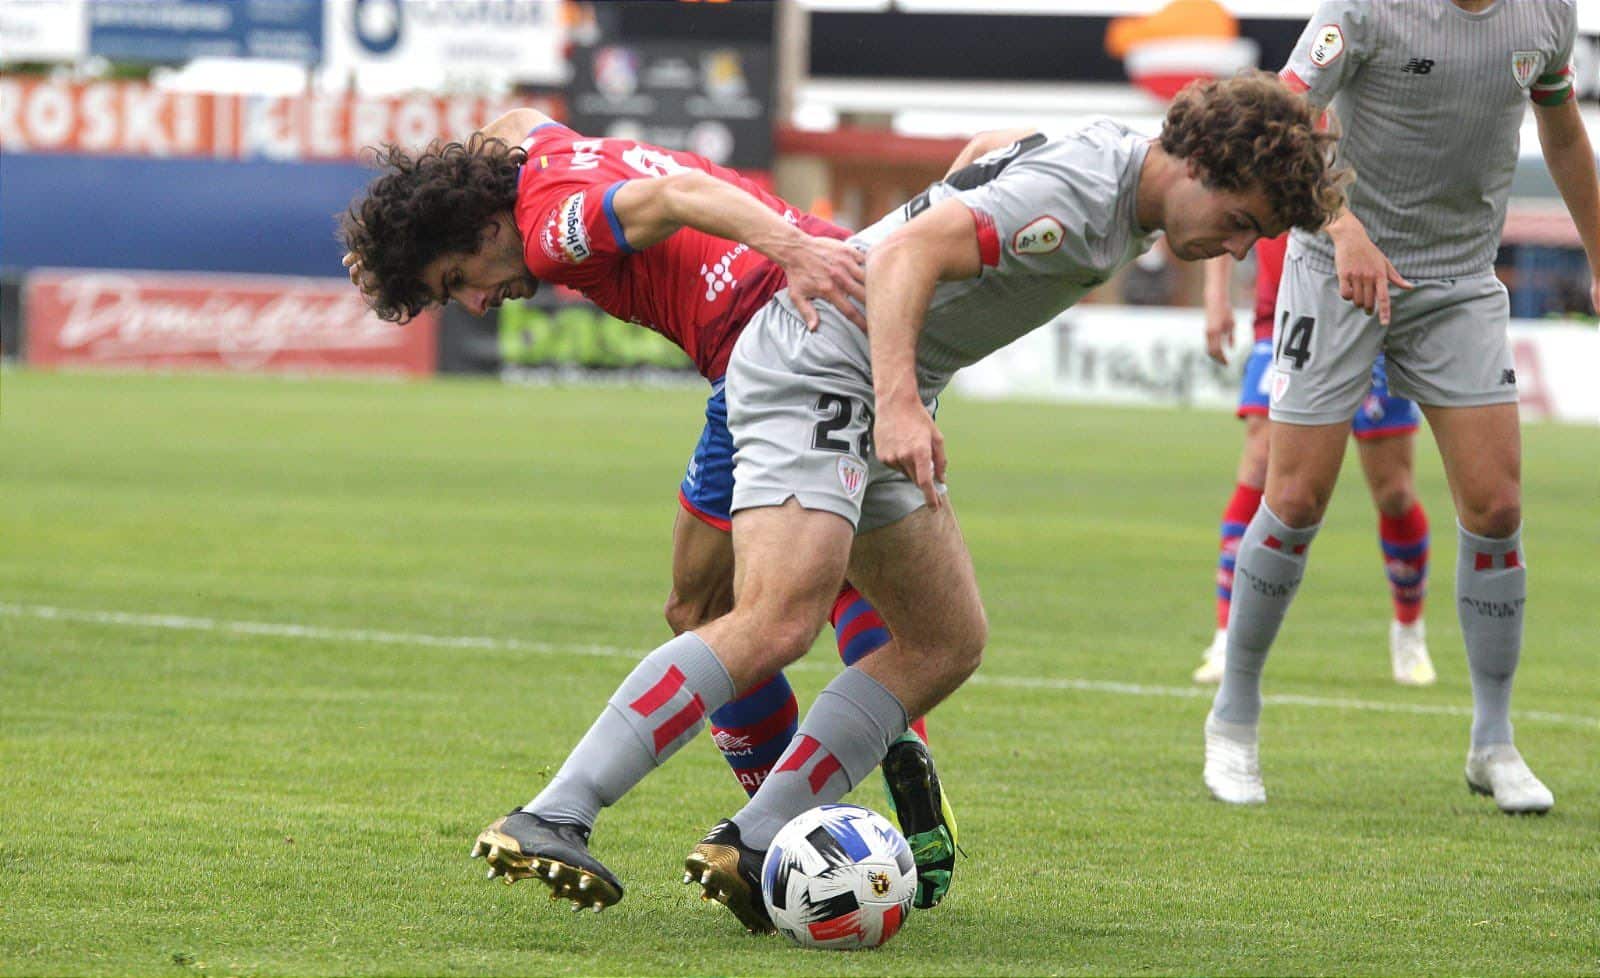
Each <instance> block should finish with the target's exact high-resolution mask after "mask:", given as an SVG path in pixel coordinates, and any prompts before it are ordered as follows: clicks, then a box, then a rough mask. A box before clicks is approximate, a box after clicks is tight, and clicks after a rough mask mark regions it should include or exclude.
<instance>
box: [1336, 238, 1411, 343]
mask: <svg viewBox="0 0 1600 978" xmlns="http://www.w3.org/2000/svg"><path fill="white" fill-rule="evenodd" d="M1333 256H1334V257H1333V262H1334V268H1335V269H1337V270H1338V273H1339V296H1340V297H1341V298H1343V299H1344V300H1346V301H1347V302H1349V303H1351V304H1352V305H1355V306H1357V307H1359V308H1360V309H1361V310H1362V311H1364V312H1366V313H1367V314H1368V315H1370V314H1372V313H1373V312H1376V313H1377V314H1378V322H1380V323H1382V324H1383V325H1385V326H1387V325H1389V286H1391V285H1393V286H1395V287H1397V288H1401V289H1409V288H1411V287H1412V285H1411V283H1410V282H1408V281H1406V280H1405V279H1404V278H1402V277H1401V276H1400V273H1399V272H1398V271H1396V270H1395V267H1394V265H1392V264H1390V262H1389V259H1388V258H1387V257H1386V256H1385V255H1384V253H1383V252H1381V251H1379V250H1378V246H1377V245H1375V244H1373V243H1372V239H1371V238H1368V237H1367V236H1366V235H1365V234H1360V235H1353V236H1350V237H1345V238H1340V239H1338V240H1336V241H1335V242H1334V252H1333Z"/></svg>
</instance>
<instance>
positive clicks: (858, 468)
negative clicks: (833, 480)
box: [839, 455, 867, 499]
mask: <svg viewBox="0 0 1600 978" xmlns="http://www.w3.org/2000/svg"><path fill="white" fill-rule="evenodd" d="M839 484H840V485H842V486H844V491H845V494H846V495H848V496H849V497H850V498H851V499H854V498H855V497H856V496H857V495H859V494H860V492H861V487H862V486H864V485H866V484H867V466H866V463H864V462H862V461H861V460H860V459H855V458H851V457H850V456H848V455H846V456H844V457H843V458H841V459H839Z"/></svg>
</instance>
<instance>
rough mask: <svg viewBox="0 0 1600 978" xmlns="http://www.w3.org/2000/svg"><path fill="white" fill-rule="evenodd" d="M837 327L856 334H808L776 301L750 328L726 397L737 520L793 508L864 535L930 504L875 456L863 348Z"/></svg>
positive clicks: (830, 330)
mask: <svg viewBox="0 0 1600 978" xmlns="http://www.w3.org/2000/svg"><path fill="white" fill-rule="evenodd" d="M841 328H848V329H852V330H853V329H855V328H856V327H854V326H851V325H849V324H845V326H844V327H840V326H838V325H837V324H830V323H827V322H825V323H824V324H823V326H822V328H821V329H819V330H818V331H817V332H815V333H813V332H809V331H808V330H807V329H806V326H805V323H804V322H802V321H801V320H800V318H799V317H798V316H796V315H795V314H794V313H793V312H791V311H790V310H789V309H788V307H786V306H785V305H783V303H782V302H780V301H778V300H774V301H772V302H769V303H767V304H766V306H764V307H763V308H762V309H761V311H759V312H757V313H756V315H755V316H754V317H752V318H751V320H750V323H749V324H748V325H747V326H745V329H744V333H743V334H742V335H741V336H740V337H739V342H738V343H737V344H736V345H735V346H734V348H733V356H732V359H730V360H729V361H728V373H727V385H726V387H725V388H724V390H725V391H726V392H727V399H728V429H729V431H731V432H732V433H733V449H734V454H733V512H735V513H737V512H739V511H740V510H742V509H755V508H757V507H761V506H781V505H782V504H783V503H785V502H787V501H788V500H790V499H795V500H798V501H799V503H800V505H802V506H804V507H805V508H806V509H819V510H824V511H826V512H829V513H837V514H838V515H840V516H842V517H844V518H845V519H847V520H849V521H850V524H851V525H852V526H854V527H855V528H856V531H857V532H858V533H865V532H867V531H868V530H873V529H877V528H878V527H880V526H887V525H888V524H890V523H893V522H895V521H896V520H899V519H902V518H904V517H906V516H908V515H910V514H911V513H912V512H914V511H916V510H917V509H919V508H920V507H922V506H923V505H925V502H924V500H923V498H922V490H920V489H918V488H917V485H916V483H914V482H912V481H911V480H910V479H908V478H906V477H905V475H903V474H902V473H901V472H899V471H898V470H896V469H891V468H889V467H888V466H886V465H884V464H883V463H882V462H880V461H878V456H877V453H876V452H874V451H873V450H872V418H873V403H874V398H873V393H872V380H871V365H870V363H868V362H867V361H866V358H865V354H864V350H863V347H864V344H858V343H852V342H840V341H839V340H840V339H841V337H839V336H836V335H831V334H836V333H838V331H839V330H840V329H841ZM932 409H933V405H932V404H930V405H929V410H930V411H931V410H932Z"/></svg>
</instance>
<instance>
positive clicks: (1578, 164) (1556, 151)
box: [1533, 99, 1600, 312]
mask: <svg viewBox="0 0 1600 978" xmlns="http://www.w3.org/2000/svg"><path fill="white" fill-rule="evenodd" d="M1533 118H1534V121H1535V122H1536V123H1537V124H1538V127H1539V147H1540V149H1542V150H1543V151H1544V162H1545V166H1546V167H1548V168H1549V170H1550V179H1551V180H1553V181H1555V185H1556V189H1557V190H1559V191H1561V199H1562V201H1564V202H1565V203H1566V205H1567V212H1568V213H1569V214H1571V215H1572V222H1573V223H1574V224H1576V225H1577V227H1578V238H1579V240H1581V241H1582V242H1583V250H1584V253H1585V254H1587V255H1588V256H1589V302H1590V304H1591V305H1592V306H1593V308H1594V309H1595V311H1597V312H1600V179H1597V177H1596V174H1595V162H1594V149H1593V148H1592V147H1591V146H1590V143H1589V133H1588V130H1587V129H1585V127H1584V125H1583V117H1582V116H1581V115H1579V114H1578V102H1577V100H1576V99H1568V100H1567V101H1565V102H1563V103H1562V104H1560V105H1550V106H1545V105H1535V106H1534V107H1533Z"/></svg>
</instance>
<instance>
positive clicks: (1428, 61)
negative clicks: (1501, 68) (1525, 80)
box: [1400, 58, 1527, 88]
mask: <svg viewBox="0 0 1600 978" xmlns="http://www.w3.org/2000/svg"><path fill="white" fill-rule="evenodd" d="M1432 71H1433V59H1432V58H1412V59H1411V60H1410V61H1407V62H1406V64H1405V67H1404V68H1401V69H1400V72H1401V74H1406V75H1426V74H1430V73H1431V72H1432ZM1523 87H1524V88H1526V87H1527V86H1526V85H1524V86H1523Z"/></svg>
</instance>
